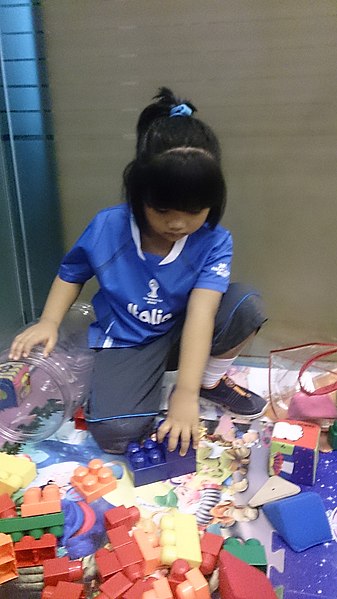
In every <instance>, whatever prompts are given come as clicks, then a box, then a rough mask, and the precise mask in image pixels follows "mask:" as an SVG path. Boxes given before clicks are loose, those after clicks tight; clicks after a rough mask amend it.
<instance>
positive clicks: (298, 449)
mask: <svg viewBox="0 0 337 599" xmlns="http://www.w3.org/2000/svg"><path fill="white" fill-rule="evenodd" d="M320 431H321V429H320V427H319V426H318V424H315V423H313V422H302V421H298V420H282V421H279V422H276V424H275V426H274V429H273V434H272V439H271V445H270V460H269V474H270V475H275V474H276V475H279V476H281V477H282V478H285V479H286V480H289V481H291V482H293V483H295V484H302V485H313V484H314V482H315V478H316V468H317V462H318V456H319V438H320Z"/></svg>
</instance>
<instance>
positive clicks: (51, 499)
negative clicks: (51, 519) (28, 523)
mask: <svg viewBox="0 0 337 599" xmlns="http://www.w3.org/2000/svg"><path fill="white" fill-rule="evenodd" d="M60 511H61V496H60V489H59V488H58V486H57V485H47V486H46V487H44V489H40V487H30V489H27V491H25V492H24V495H23V504H22V505H21V516H22V517H26V516H41V515H42V514H55V513H56V512H60Z"/></svg>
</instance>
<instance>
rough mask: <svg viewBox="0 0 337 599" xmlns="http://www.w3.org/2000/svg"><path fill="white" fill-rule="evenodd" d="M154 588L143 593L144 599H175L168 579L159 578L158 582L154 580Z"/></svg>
mask: <svg viewBox="0 0 337 599" xmlns="http://www.w3.org/2000/svg"><path fill="white" fill-rule="evenodd" d="M152 587H153V588H152V589H150V590H148V591H145V592H144V593H143V595H142V599H173V595H172V592H171V589H170V585H169V583H168V580H167V578H159V579H158V580H154V581H153V583H152ZM177 597H178V595H177ZM187 599H189V598H187Z"/></svg>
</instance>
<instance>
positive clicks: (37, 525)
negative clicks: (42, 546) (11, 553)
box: [0, 512, 64, 542]
mask: <svg viewBox="0 0 337 599" xmlns="http://www.w3.org/2000/svg"><path fill="white" fill-rule="evenodd" d="M63 525H64V513H63V512H58V513H56V514H45V515H43V516H29V517H27V518H0V532H4V533H6V534H10V535H11V537H12V539H13V541H15V542H16V541H20V539H22V537H23V536H24V535H30V536H32V537H34V539H40V538H41V537H42V535H43V534H44V533H46V532H50V533H51V534H53V535H55V537H61V536H62V534H63Z"/></svg>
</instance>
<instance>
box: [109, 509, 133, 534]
mask: <svg viewBox="0 0 337 599" xmlns="http://www.w3.org/2000/svg"><path fill="white" fill-rule="evenodd" d="M139 518H140V511H139V509H138V508H137V507H136V506H135V505H132V506H130V507H125V505H118V506H116V507H113V508H110V509H109V510H106V512H104V519H105V526H106V528H107V530H110V529H111V528H116V527H117V526H122V525H124V526H126V528H127V529H128V530H131V528H132V527H133V526H134V525H135V524H136V523H137V522H138V520H139Z"/></svg>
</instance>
